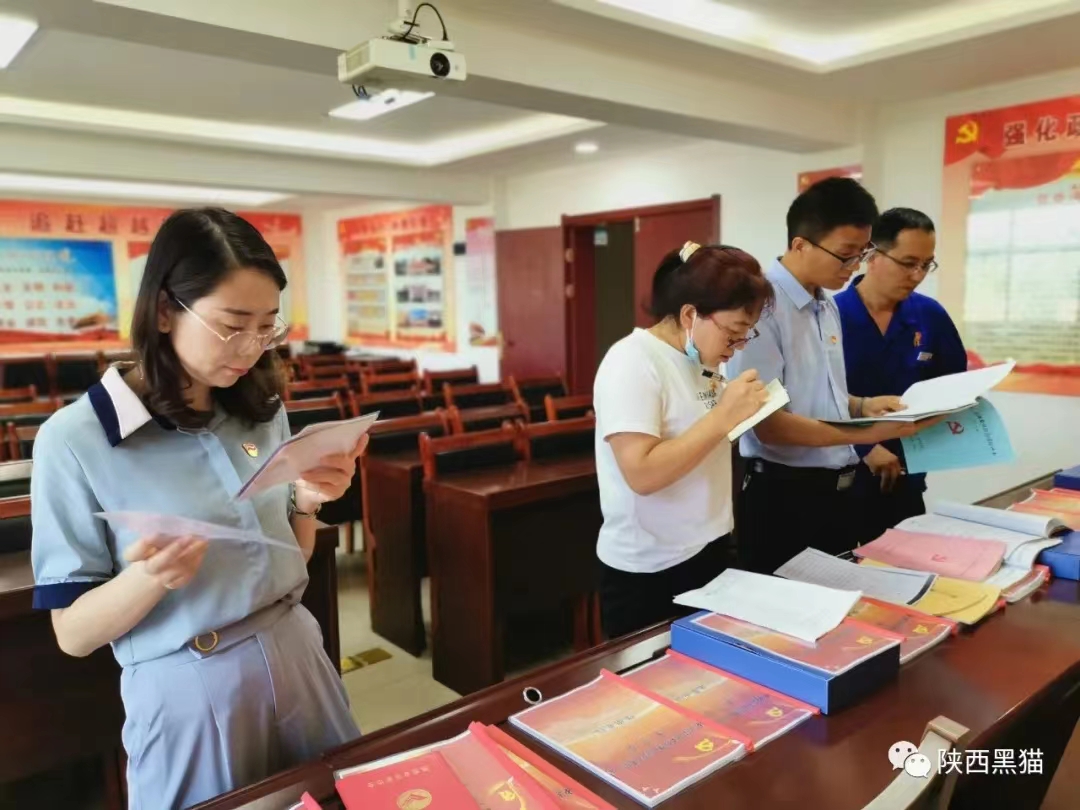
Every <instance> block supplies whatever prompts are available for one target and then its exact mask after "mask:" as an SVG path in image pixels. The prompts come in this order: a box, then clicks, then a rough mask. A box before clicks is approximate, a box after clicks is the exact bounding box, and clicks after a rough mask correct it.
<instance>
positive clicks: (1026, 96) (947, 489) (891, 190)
mask: <svg viewBox="0 0 1080 810" xmlns="http://www.w3.org/2000/svg"><path fill="white" fill-rule="evenodd" d="M1077 86H1080V70H1072V71H1067V72H1063V73H1055V74H1048V75H1045V76H1040V77H1036V78H1033V79H1025V80H1023V81H1018V82H1011V83H1008V84H1000V85H994V86H988V87H983V88H979V89H977V90H972V91H969V92H965V93H955V94H951V95H948V96H940V97H937V98H932V99H925V100H922V101H919V102H914V103H909V104H900V105H887V106H885V107H883V108H882V110H881V113H880V115H879V117H878V120H877V123H876V133H875V135H874V137H872V138H871V139H870V140H869V141H868V142H867V143H866V144H864V147H863V148H864V150H865V152H866V157H867V160H866V161H865V162H866V164H867V165H868V167H869V168H871V170H870V171H868V172H867V176H866V178H865V181H866V183H867V185H868V186H869V187H870V190H871V191H872V192H873V193H874V195H875V196H876V197H877V200H878V204H879V205H880V206H881V207H882V208H888V207H891V206H895V205H904V206H908V207H911V208H918V209H920V210H922V211H925V212H926V213H927V214H929V215H930V217H931V218H932V219H934V220H935V222H940V221H941V214H942V162H943V159H944V149H945V119H946V118H948V117H949V116H951V115H961V114H963V113H968V112H978V111H980V110H987V109H994V108H997V107H1006V106H1010V105H1012V104H1023V103H1028V102H1032V101H1041V100H1044V99H1052V98H1058V97H1061V96H1066V95H1073V94H1075V93H1076V88H1077ZM944 237H945V238H946V239H947V238H948V234H944ZM938 248H939V252H941V249H942V239H941V237H939V245H938ZM963 272H964V268H963V267H951V266H949V267H943V268H942V269H941V270H939V271H938V273H937V274H936V275H938V276H941V275H943V274H949V273H963ZM939 284H940V279H938V278H933V277H931V279H930V280H928V282H924V284H923V286H922V288H920V289H921V290H922V291H923V292H926V293H928V294H935V293H937V292H938V285H939ZM942 300H943V303H945V305H946V306H947V307H949V308H950V309H951V310H952V311H953V314H954V317H956V318H957V319H959V316H960V315H961V313H959V312H957V309H958V307H959V305H960V302H959V301H953V300H950V299H949V298H948V297H947V296H942ZM991 399H992V400H993V402H994V404H995V405H996V406H997V408H998V410H999V411H1000V412H1001V415H1002V417H1003V418H1004V420H1005V424H1006V425H1007V427H1008V429H1009V435H1010V437H1011V439H1012V443H1013V448H1014V449H1015V450H1016V452H1017V456H1018V458H1017V460H1016V461H1015V462H1013V463H1012V464H1008V465H1001V466H995V467H982V468H979V469H977V470H968V471H958V472H949V473H939V474H936V475H931V476H930V479H929V484H930V489H929V492H928V499H929V500H931V501H933V500H939V499H947V500H958V501H965V502H967V501H974V500H978V499H980V498H984V497H986V496H989V495H992V494H994V493H997V492H1001V491H1002V490H1005V489H1009V488H1011V487H1014V486H1019V485H1020V484H1023V483H1024V482H1026V481H1029V480H1031V479H1033V478H1036V477H1038V476H1040V475H1043V474H1045V473H1047V472H1050V471H1053V470H1056V469H1058V468H1061V467H1067V466H1071V465H1073V464H1077V463H1080V398H1077V397H1057V396H1047V395H1040V394H1005V393H1000V394H995V395H993V396H992V397H991Z"/></svg>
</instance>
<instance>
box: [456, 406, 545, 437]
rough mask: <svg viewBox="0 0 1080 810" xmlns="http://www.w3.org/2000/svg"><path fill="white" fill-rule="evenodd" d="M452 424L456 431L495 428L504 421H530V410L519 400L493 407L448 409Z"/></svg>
mask: <svg viewBox="0 0 1080 810" xmlns="http://www.w3.org/2000/svg"><path fill="white" fill-rule="evenodd" d="M448 412H449V414H450V424H451V426H452V427H453V428H454V433H476V432H477V431H482V430H493V429H495V428H497V427H499V426H500V425H502V423H503V422H513V421H514V420H521V421H523V422H528V421H529V411H528V409H526V407H525V406H524V405H522V404H520V403H518V402H512V403H510V404H509V405H496V406H494V407H491V408H465V409H462V408H454V407H451V408H449V409H448Z"/></svg>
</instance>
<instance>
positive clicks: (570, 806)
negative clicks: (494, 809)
mask: <svg viewBox="0 0 1080 810" xmlns="http://www.w3.org/2000/svg"><path fill="white" fill-rule="evenodd" d="M478 725H479V724H477V723H474V724H473V725H472V726H471V727H470V730H471V731H472V732H473V733H474V734H477V736H480V733H481V732H482V733H483V734H484V735H485V737H486V739H487V740H488V741H490V742H492V743H494V744H495V745H496V746H497V747H498V748H499V750H500V751H502V753H503V754H504V755H505V756H507V757H509V758H510V760H511V761H512V762H513V763H514V764H515V765H517V766H518V767H519V768H521V769H522V770H523V771H525V773H527V774H528V775H529V776H531V777H532V778H533V779H534V780H535V781H536V783H537V784H538V785H540V787H542V788H543V789H544V790H546V791H547V792H548V793H550V794H551V795H552V796H553V797H554V798H555V801H556V802H557V803H558V805H559V807H560V808H561V810H615V808H614V807H612V806H611V805H610V804H608V803H607V802H605V801H604V800H603V799H601V798H600V797H599V796H597V795H596V794H595V793H593V792H592V791H591V790H589V789H588V788H586V787H584V786H583V785H581V784H580V783H579V782H577V781H575V780H573V779H571V778H570V777H569V776H567V775H566V774H565V773H563V772H562V771H560V770H559V769H558V768H556V767H555V766H554V765H552V764H551V763H550V762H548V761H547V760H546V759H544V758H543V757H541V756H539V755H538V754H535V753H533V751H531V750H530V749H529V748H528V747H526V746H524V745H522V744H521V743H520V742H518V741H517V740H515V739H514V738H513V737H511V736H510V735H509V734H507V733H506V732H505V731H503V730H502V729H500V728H496V727H495V726H480V727H479V728H478V727H477V726H478Z"/></svg>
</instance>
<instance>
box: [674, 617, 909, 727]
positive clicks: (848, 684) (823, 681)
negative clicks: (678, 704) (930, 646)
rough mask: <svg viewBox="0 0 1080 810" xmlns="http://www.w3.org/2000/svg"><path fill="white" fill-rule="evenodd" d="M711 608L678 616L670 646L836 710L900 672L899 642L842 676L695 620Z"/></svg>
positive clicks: (763, 683)
mask: <svg viewBox="0 0 1080 810" xmlns="http://www.w3.org/2000/svg"><path fill="white" fill-rule="evenodd" d="M707 615H709V614H708V612H707V611H703V612H701V613H697V614H695V615H693V616H688V617H687V618H685V619H679V620H678V621H676V622H675V623H673V624H672V625H671V648H672V649H673V650H675V651H676V652H679V653H682V654H683V655H686V656H689V657H690V658H695V659H697V660H698V661H703V662H705V663H706V664H709V665H710V666H714V667H717V668H719V669H723V670H727V671H728V672H730V673H732V674H734V675H738V676H739V677H742V678H745V679H746V680H748V681H753V682H754V683H757V684H760V685H761V686H766V687H768V688H769V689H775V690H776V691H777V692H781V693H783V694H785V695H790V696H791V697H793V698H798V699H799V700H801V701H804V702H805V703H809V704H810V705H812V706H817V707H818V708H819V709H821V711H822V712H823V713H824V714H832V713H834V712H837V711H839V710H840V709H843V708H844V707H845V706H850V705H852V704H853V703H856V702H857V701H859V700H860V699H861V698H863V697H865V696H866V695H869V694H870V693H871V692H873V691H875V690H876V689H878V688H879V687H881V686H884V685H885V684H886V683H888V682H889V681H891V680H892V679H893V678H895V677H896V676H897V673H899V671H900V645H899V644H897V645H894V646H892V647H888V648H886V649H884V650H882V651H881V652H880V653H878V654H877V655H875V656H873V657H872V658H868V659H867V660H865V661H863V662H861V663H859V664H857V665H856V666H854V667H852V668H851V669H849V670H847V671H846V672H842V673H840V674H839V675H829V674H827V673H824V672H822V671H821V670H819V669H815V668H813V667H808V666H805V665H803V664H797V663H795V662H794V661H788V660H787V659H786V658H781V657H780V656H778V655H775V654H773V653H771V652H769V651H768V650H762V649H760V648H758V647H752V646H749V645H747V644H746V643H745V642H743V641H740V640H738V639H735V638H732V637H731V636H728V635H726V634H724V633H718V632H716V631H715V630H710V629H708V628H705V627H702V626H701V625H698V624H694V619H696V618H698V617H699V616H707Z"/></svg>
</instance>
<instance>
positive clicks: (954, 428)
mask: <svg viewBox="0 0 1080 810" xmlns="http://www.w3.org/2000/svg"><path fill="white" fill-rule="evenodd" d="M945 424H946V425H948V426H949V433H951V434H952V435H953V436H959V435H960V434H961V433H963V432H964V426H963V425H962V424H961V423H960V422H946V423H945Z"/></svg>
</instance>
